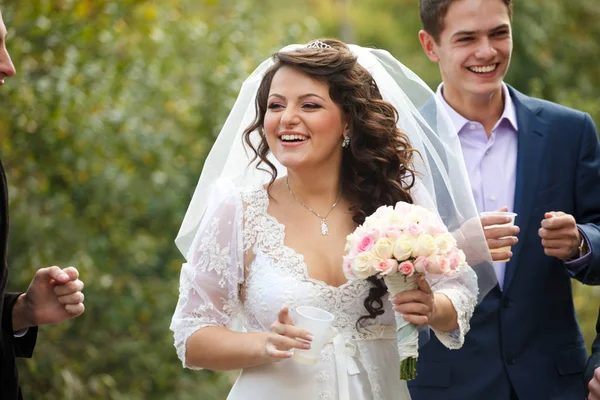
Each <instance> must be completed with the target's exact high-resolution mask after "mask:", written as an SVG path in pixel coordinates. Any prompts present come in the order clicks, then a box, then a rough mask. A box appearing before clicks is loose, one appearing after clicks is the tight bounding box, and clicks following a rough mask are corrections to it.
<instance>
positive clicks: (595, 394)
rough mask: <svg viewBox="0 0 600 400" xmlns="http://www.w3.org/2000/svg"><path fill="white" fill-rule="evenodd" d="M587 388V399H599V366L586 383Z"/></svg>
mask: <svg viewBox="0 0 600 400" xmlns="http://www.w3.org/2000/svg"><path fill="white" fill-rule="evenodd" d="M588 388H589V389H590V395H589V396H588V400H600V367H598V368H596V370H595V371H594V377H593V378H592V380H591V381H590V383H589V384H588Z"/></svg>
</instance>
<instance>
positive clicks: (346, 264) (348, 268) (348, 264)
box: [342, 256, 357, 280]
mask: <svg viewBox="0 0 600 400" xmlns="http://www.w3.org/2000/svg"><path fill="white" fill-rule="evenodd" d="M352 258H353V257H348V256H344V257H343V260H344V261H343V264H342V266H343V270H344V276H346V279H348V280H354V279H357V276H356V275H354V272H352Z"/></svg>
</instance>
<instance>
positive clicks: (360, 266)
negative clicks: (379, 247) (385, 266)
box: [352, 251, 379, 279]
mask: <svg viewBox="0 0 600 400" xmlns="http://www.w3.org/2000/svg"><path fill="white" fill-rule="evenodd" d="M378 261H379V258H378V257H377V255H376V254H375V253H374V252H373V251H365V252H364V253H360V254H359V255H357V256H356V257H354V260H352V272H353V273H354V275H356V277H357V278H359V279H367V278H368V277H370V276H371V275H374V274H375V273H376V272H377V270H376V269H375V266H376V265H377V262H378Z"/></svg>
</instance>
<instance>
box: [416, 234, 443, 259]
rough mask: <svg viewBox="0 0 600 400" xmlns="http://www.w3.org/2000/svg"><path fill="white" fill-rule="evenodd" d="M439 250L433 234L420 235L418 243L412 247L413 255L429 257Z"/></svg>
mask: <svg viewBox="0 0 600 400" xmlns="http://www.w3.org/2000/svg"><path fill="white" fill-rule="evenodd" d="M435 252H437V245H436V244H435V240H434V239H433V236H431V235H427V234H423V235H421V236H419V237H418V239H417V243H416V245H415V246H414V247H413V249H412V254H411V255H412V256H413V257H419V256H421V257H428V256H430V255H432V254H434V253H435Z"/></svg>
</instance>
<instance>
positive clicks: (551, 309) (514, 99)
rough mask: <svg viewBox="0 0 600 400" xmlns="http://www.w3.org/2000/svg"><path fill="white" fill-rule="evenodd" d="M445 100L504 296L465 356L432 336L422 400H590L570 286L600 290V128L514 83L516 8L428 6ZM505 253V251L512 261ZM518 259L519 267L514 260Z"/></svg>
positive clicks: (480, 1)
mask: <svg viewBox="0 0 600 400" xmlns="http://www.w3.org/2000/svg"><path fill="white" fill-rule="evenodd" d="M420 8H421V19H422V21H423V26H424V30H422V31H421V32H419V39H420V40H421V44H422V46H423V49H424V50H425V53H426V54H427V56H428V57H429V59H430V60H431V61H433V62H437V63H438V64H439V66H440V72H441V75H442V79H443V83H442V84H441V85H440V87H439V88H438V90H437V93H436V94H437V96H438V99H439V100H440V102H441V103H442V104H443V106H444V108H445V109H446V111H447V112H448V115H449V117H450V119H451V121H452V122H453V124H454V126H455V128H456V131H457V133H458V137H459V139H460V142H461V146H462V150H463V156H464V158H465V164H466V167H467V169H468V172H469V179H470V183H471V189H472V192H473V196H474V200H475V203H476V205H477V208H478V210H479V211H480V212H483V211H495V210H505V211H506V210H510V211H514V212H515V213H517V214H518V216H517V218H516V222H515V223H516V226H513V227H501V228H497V227H496V228H491V227H490V226H491V225H495V224H498V223H500V222H502V221H501V220H500V219H499V218H504V217H495V219H494V218H490V217H482V218H481V222H482V225H483V226H484V228H487V229H485V232H486V237H487V239H488V246H489V248H490V250H494V251H496V252H493V253H492V257H493V259H494V261H495V262H494V269H495V273H496V276H497V278H498V285H497V286H496V287H495V288H494V289H493V290H492V291H491V292H490V293H488V294H487V296H486V297H485V298H484V299H483V301H482V302H481V303H480V304H479V305H478V306H477V307H476V309H475V313H474V315H473V318H472V319H471V321H470V325H471V330H470V332H469V333H468V334H467V336H466V339H465V343H464V346H463V347H462V348H461V349H459V350H447V349H446V348H444V346H442V345H441V344H440V342H439V341H438V340H437V339H436V338H435V337H434V335H431V339H430V340H429V342H428V343H427V344H425V345H424V346H423V347H422V348H421V349H420V350H419V361H418V366H417V373H418V376H417V378H416V379H415V380H413V381H411V382H409V389H410V392H411V395H412V398H413V399H414V400H428V399H436V400H437V399H444V400H453V399H455V400H464V399H486V400H513V399H521V400H530V399H534V400H535V399H540V400H542V399H543V400H552V399H557V400H558V399H582V398H583V397H584V391H583V387H582V385H581V380H582V378H583V371H584V368H585V364H586V360H587V351H586V348H585V343H584V341H583V337H582V335H581V331H580V329H579V326H578V323H577V319H576V316H575V310H574V306H573V298H572V292H571V282H570V279H571V278H574V279H577V280H579V281H581V282H583V283H586V284H595V285H597V284H600V226H599V224H600V146H599V143H598V136H597V131H596V127H595V125H594V123H593V121H592V120H591V118H590V116H589V115H587V114H585V113H582V112H579V111H576V110H572V109H568V108H566V107H562V106H559V105H557V104H554V103H550V102H547V101H543V100H539V99H534V98H531V97H528V96H525V95H523V94H522V93H519V92H518V91H516V90H515V89H513V88H512V87H510V86H508V85H506V84H505V83H504V82H503V79H504V76H505V74H506V72H507V70H508V66H509V64H510V57H511V54H512V26H511V19H512V4H511V0H420ZM502 249H503V250H502ZM506 259H509V261H508V262H506V261H505V260H506Z"/></svg>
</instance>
